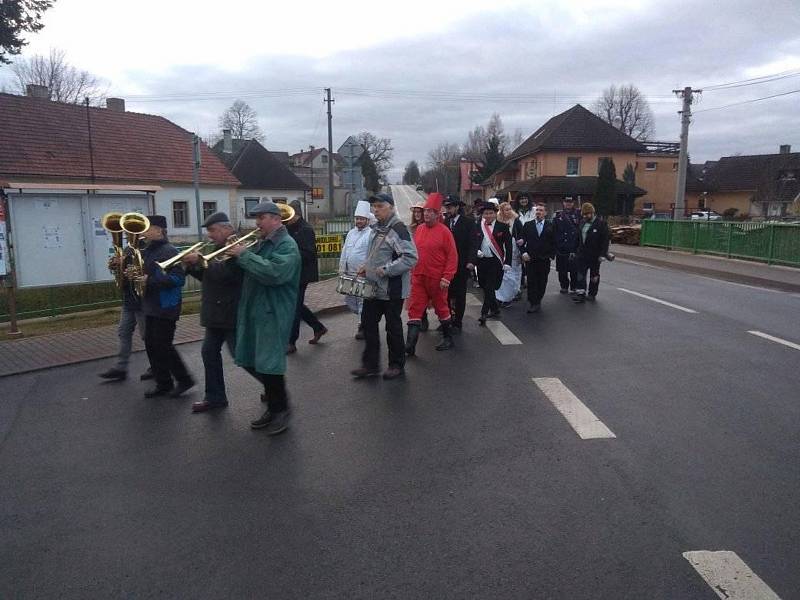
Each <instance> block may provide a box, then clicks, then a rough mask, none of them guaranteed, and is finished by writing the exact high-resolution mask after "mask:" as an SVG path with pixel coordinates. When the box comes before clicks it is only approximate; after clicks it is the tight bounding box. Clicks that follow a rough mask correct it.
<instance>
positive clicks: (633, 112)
mask: <svg viewBox="0 0 800 600" xmlns="http://www.w3.org/2000/svg"><path fill="white" fill-rule="evenodd" d="M594 112H595V114H596V115H597V116H598V117H600V118H601V119H603V120H604V121H605V122H606V123H609V124H611V125H613V126H614V127H616V128H617V129H619V130H621V131H623V132H625V133H627V134H628V135H629V136H631V137H632V138H635V139H637V140H640V141H645V140H648V139H650V138H652V137H653V136H654V135H655V132H656V125H655V118H654V117H653V111H652V110H650V104H649V103H648V102H647V99H646V98H645V97H644V95H643V94H642V92H640V91H639V88H637V87H636V86H635V85H633V84H628V85H621V86H619V87H617V86H616V85H612V86H611V87H608V88H606V89H605V90H603V95H602V96H600V98H598V99H597V101H596V102H595V104H594Z"/></svg>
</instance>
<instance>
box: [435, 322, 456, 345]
mask: <svg viewBox="0 0 800 600" xmlns="http://www.w3.org/2000/svg"><path fill="white" fill-rule="evenodd" d="M452 347H453V326H452V324H451V323H450V321H442V341H441V342H439V345H438V346H436V349H437V350H450V348H452Z"/></svg>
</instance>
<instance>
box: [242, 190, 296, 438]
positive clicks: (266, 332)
mask: <svg viewBox="0 0 800 600" xmlns="http://www.w3.org/2000/svg"><path fill="white" fill-rule="evenodd" d="M251 214H252V215H253V216H254V217H255V219H256V227H257V228H258V229H259V231H260V235H261V236H262V239H261V242H260V243H259V244H257V245H254V246H252V247H251V248H245V247H244V246H243V245H241V244H239V245H236V246H233V247H232V248H230V249H229V250H228V251H227V252H228V254H230V255H231V256H233V257H236V263H237V264H238V265H239V267H240V268H241V269H242V271H244V279H243V281H242V293H241V298H240V300H239V312H238V315H237V318H236V364H237V365H239V366H240V367H242V368H244V369H246V370H247V371H248V372H249V373H250V374H251V375H253V377H255V378H256V379H258V380H259V381H261V383H262V384H263V386H264V395H263V397H262V399H264V400H266V402H267V410H266V411H264V413H263V414H262V415H261V416H260V417H259V418H257V419H255V420H253V421H251V422H250V427H252V428H253V429H266V433H267V435H277V434H279V433H283V432H284V431H286V429H288V427H289V418H290V415H291V412H290V407H289V395H288V393H287V391H286V377H285V374H286V344H287V342H288V341H289V335H290V334H291V332H292V323H293V319H294V316H295V315H296V314H297V298H298V295H299V291H300V270H301V258H300V251H299V250H298V248H297V243H296V242H295V241H294V239H292V236H290V235H289V232H288V231H287V229H286V227H285V226H284V224H283V221H282V214H281V209H280V207H279V206H278V205H277V204H275V203H274V202H261V203H260V204H258V205H256V206H255V208H253V210H252V211H251Z"/></svg>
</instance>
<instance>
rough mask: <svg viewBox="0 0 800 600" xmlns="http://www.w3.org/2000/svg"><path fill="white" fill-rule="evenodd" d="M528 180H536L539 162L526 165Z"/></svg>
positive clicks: (533, 161)
mask: <svg viewBox="0 0 800 600" xmlns="http://www.w3.org/2000/svg"><path fill="white" fill-rule="evenodd" d="M527 175H528V179H536V178H537V177H538V176H539V161H536V160H532V161H530V162H529V163H528V173H527Z"/></svg>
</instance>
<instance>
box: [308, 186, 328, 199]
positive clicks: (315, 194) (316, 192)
mask: <svg viewBox="0 0 800 600" xmlns="http://www.w3.org/2000/svg"><path fill="white" fill-rule="evenodd" d="M323 198H325V190H323V189H322V188H321V187H315V188H314V189H312V190H311V199H312V200H322V199H323Z"/></svg>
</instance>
